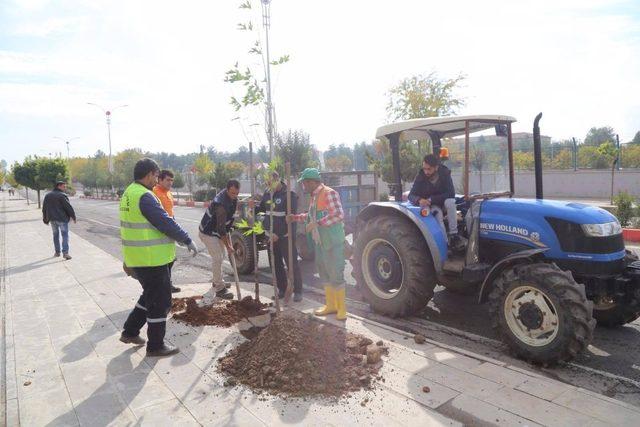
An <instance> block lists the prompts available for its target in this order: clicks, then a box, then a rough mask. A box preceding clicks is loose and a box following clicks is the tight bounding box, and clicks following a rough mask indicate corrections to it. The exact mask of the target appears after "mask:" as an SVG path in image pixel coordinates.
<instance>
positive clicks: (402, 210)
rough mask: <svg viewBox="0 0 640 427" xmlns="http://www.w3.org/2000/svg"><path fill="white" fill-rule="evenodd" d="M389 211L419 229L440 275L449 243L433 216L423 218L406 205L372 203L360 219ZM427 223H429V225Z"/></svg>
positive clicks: (362, 211)
mask: <svg viewBox="0 0 640 427" xmlns="http://www.w3.org/2000/svg"><path fill="white" fill-rule="evenodd" d="M389 210H392V211H393V212H394V213H396V214H398V213H399V214H401V215H402V216H404V217H406V218H409V219H410V220H411V222H413V223H414V224H415V225H416V227H418V230H420V232H421V233H422V236H423V237H424V240H425V241H426V242H427V246H428V247H429V251H430V252H431V257H432V260H433V267H434V269H435V271H436V273H439V272H440V271H441V270H442V264H443V263H444V262H445V261H446V259H447V241H446V236H444V235H443V233H442V231H441V228H440V225H439V224H438V222H437V220H436V219H435V218H434V217H433V215H429V216H427V217H424V218H423V217H421V216H419V215H417V214H415V213H413V212H411V211H410V210H409V208H407V207H406V206H405V203H402V204H401V203H396V202H374V203H370V204H369V205H368V206H366V207H365V208H363V209H362V210H361V211H360V213H359V214H358V219H359V220H360V219H362V220H367V219H369V218H371V217H373V216H375V215H379V213H380V212H381V211H389ZM427 221H429V224H428V223H427Z"/></svg>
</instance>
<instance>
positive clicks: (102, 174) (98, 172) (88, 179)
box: [76, 152, 110, 192]
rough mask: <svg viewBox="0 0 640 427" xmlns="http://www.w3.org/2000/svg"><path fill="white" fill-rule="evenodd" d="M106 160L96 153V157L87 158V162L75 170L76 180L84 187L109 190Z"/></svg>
mask: <svg viewBox="0 0 640 427" xmlns="http://www.w3.org/2000/svg"><path fill="white" fill-rule="evenodd" d="M107 163H108V160H107V158H106V157H105V156H102V155H100V152H98V153H96V156H94V157H91V158H88V159H87V161H86V162H85V163H84V164H83V165H82V166H81V167H80V168H78V169H76V178H77V180H78V181H79V182H80V183H82V185H83V186H84V187H87V188H94V189H95V190H96V192H97V191H98V189H99V188H100V189H104V188H110V185H109V172H108V164H107Z"/></svg>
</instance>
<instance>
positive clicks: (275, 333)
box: [218, 312, 387, 397]
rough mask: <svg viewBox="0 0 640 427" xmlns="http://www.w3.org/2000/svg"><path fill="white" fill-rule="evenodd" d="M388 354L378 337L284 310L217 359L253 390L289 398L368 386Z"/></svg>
mask: <svg viewBox="0 0 640 427" xmlns="http://www.w3.org/2000/svg"><path fill="white" fill-rule="evenodd" d="M386 353H387V348H386V347H384V345H383V343H382V341H379V342H378V343H376V344H374V343H373V342H372V341H371V340H370V339H368V338H365V337H363V336H360V335H355V334H351V333H348V332H346V331H345V330H344V329H341V328H338V327H335V326H333V325H330V324H325V323H323V322H319V321H317V320H314V319H313V318H312V317H310V316H305V315H301V314H299V313H295V312H294V313H292V312H287V313H282V314H280V315H279V316H277V317H276V318H275V319H274V320H273V321H272V322H271V324H270V325H269V326H267V327H266V328H265V329H263V330H262V331H261V332H260V333H259V334H258V335H257V336H256V337H255V338H254V339H252V340H250V341H246V342H244V343H242V344H240V345H239V346H238V347H236V348H234V349H232V350H231V351H230V352H229V354H228V355H226V356H224V357H222V358H220V359H219V360H218V370H220V371H221V372H223V373H225V374H227V375H229V376H230V378H229V379H228V380H227V382H226V385H231V386H233V385H235V384H236V383H238V382H240V383H242V384H245V385H247V386H249V387H251V388H253V389H257V390H265V391H267V392H269V393H272V394H280V395H288V396H311V395H321V396H331V397H340V396H343V395H346V394H348V393H349V392H353V391H357V390H360V389H362V388H367V389H368V388H371V386H372V382H373V381H374V380H380V379H381V378H380V377H378V376H377V373H378V371H379V370H380V368H381V367H382V361H381V359H380V356H381V355H382V354H386Z"/></svg>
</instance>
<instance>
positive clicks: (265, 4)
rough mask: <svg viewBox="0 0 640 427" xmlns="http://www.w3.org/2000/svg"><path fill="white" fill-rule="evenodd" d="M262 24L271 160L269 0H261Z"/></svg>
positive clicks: (271, 114) (271, 112) (271, 111)
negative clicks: (265, 52) (265, 56)
mask: <svg viewBox="0 0 640 427" xmlns="http://www.w3.org/2000/svg"><path fill="white" fill-rule="evenodd" d="M262 25H263V26H264V32H265V44H266V48H267V63H266V66H265V67H266V74H267V139H268V141H269V161H271V160H273V105H272V104H271V58H270V56H269V28H270V27H271V0H262Z"/></svg>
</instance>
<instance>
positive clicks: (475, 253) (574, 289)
mask: <svg viewBox="0 0 640 427" xmlns="http://www.w3.org/2000/svg"><path fill="white" fill-rule="evenodd" d="M540 118H541V114H540V115H538V116H537V117H536V120H535V122H534V129H533V130H534V132H533V140H534V158H535V171H536V174H535V181H536V199H521V198H513V197H512V196H513V194H514V193H515V188H514V181H515V179H514V167H513V152H514V151H513V145H514V142H513V135H512V132H511V124H512V123H513V122H515V121H516V120H515V119H514V118H512V117H508V116H497V115H485V116H460V117H437V118H427V119H413V120H407V121H403V122H398V123H393V124H389V125H386V126H382V127H380V128H379V129H378V131H377V135H376V136H377V137H378V138H380V139H386V140H387V141H388V142H389V144H390V149H391V155H392V161H393V169H394V170H393V173H394V179H395V184H394V189H395V200H396V201H391V202H379V203H371V204H369V205H368V206H367V207H365V208H364V209H363V210H362V211H361V212H360V213H359V215H358V219H357V227H356V232H355V235H354V253H353V258H352V263H353V267H354V269H353V272H354V273H353V274H354V276H355V278H356V281H357V284H358V287H359V289H360V290H361V292H362V293H363V295H364V297H365V299H366V301H367V302H368V303H369V304H370V306H371V307H372V309H373V310H374V311H375V312H377V313H380V314H384V315H388V316H392V317H401V316H408V315H412V314H414V313H416V312H418V311H420V310H421V309H423V308H424V307H425V306H426V305H427V303H428V302H429V300H430V299H431V297H432V296H433V292H434V288H435V286H436V285H437V284H438V285H442V286H444V287H446V288H448V289H452V290H455V291H458V292H461V291H462V292H477V293H478V301H479V303H484V302H488V303H489V312H490V315H491V319H490V321H491V322H492V325H493V327H494V329H495V330H496V332H497V333H498V334H499V335H500V336H501V338H502V339H503V341H504V342H505V343H506V344H507V345H508V346H509V348H510V349H511V350H512V351H513V352H514V353H515V354H516V355H517V356H518V357H520V358H523V359H525V360H528V361H530V362H532V363H537V364H543V365H552V364H555V363H557V362H559V361H568V360H571V359H573V358H574V357H575V356H576V355H577V354H579V353H580V352H582V351H584V350H585V349H586V348H587V346H588V345H589V343H590V341H591V339H592V335H593V330H594V328H595V326H596V322H597V323H599V324H601V325H604V326H618V325H622V324H625V323H628V322H632V321H634V320H635V319H637V318H638V317H640V261H638V258H637V257H636V256H634V255H633V254H632V253H631V252H629V251H627V250H625V246H624V241H623V238H622V229H621V227H620V224H619V223H618V221H617V219H616V218H615V217H614V216H613V215H612V214H610V213H609V212H607V211H606V210H604V209H600V208H597V207H592V206H588V205H584V204H581V203H571V202H560V201H551V200H544V199H543V197H542V160H541V144H540V129H539V126H538V123H539V120H540ZM494 130H495V135H494V133H493V131H494ZM488 131H491V135H488V134H487V132H488ZM472 134H476V135H480V136H470V135H472ZM410 140H419V141H427V140H428V141H430V142H431V146H432V148H433V152H434V154H436V153H440V149H441V147H442V146H443V145H447V146H449V147H450V148H449V150H451V151H453V152H455V148H456V147H458V151H457V153H458V155H457V160H456V159H454V158H453V157H455V156H452V159H450V160H449V162H450V163H451V164H450V165H449V167H450V168H451V170H452V176H453V177H454V178H455V179H454V182H455V181H456V180H458V182H456V183H457V184H458V185H457V187H458V188H460V190H461V192H462V193H463V194H462V195H461V197H460V199H459V200H458V202H459V203H457V208H458V210H459V212H458V230H459V231H458V233H459V234H460V235H461V237H464V239H465V241H466V242H467V243H466V247H465V248H463V250H462V251H460V250H458V251H452V250H451V248H448V244H447V235H446V233H445V230H446V228H445V229H443V227H442V223H441V221H438V219H437V218H436V217H435V216H434V215H433V213H432V212H430V211H429V209H426V208H421V207H419V206H414V205H412V204H411V203H410V202H403V201H402V186H401V175H400V162H401V158H400V152H401V150H400V147H401V144H404V143H405V141H410ZM501 141H503V142H504V146H503V148H499V149H497V147H499V145H498V144H499V143H500V142H501ZM483 145H486V146H491V147H492V153H489V154H479V153H481V151H482V150H483V148H484V147H483ZM491 156H492V157H491ZM488 158H491V159H492V160H491V162H488V161H487V159H488ZM479 159H484V163H485V165H481V162H480V161H479ZM500 167H502V168H503V174H502V175H501V174H500V173H497V172H495V170H496V169H500ZM456 171H459V172H456ZM488 171H489V172H488ZM457 174H459V175H457ZM483 179H484V185H483ZM487 183H488V184H490V185H489V186H490V187H492V188H491V190H492V191H487V190H486V188H483V187H487ZM478 184H479V185H478ZM500 186H502V187H504V189H503V191H501V189H500V188H496V187H500ZM461 315H464V314H463V313H461Z"/></svg>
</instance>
